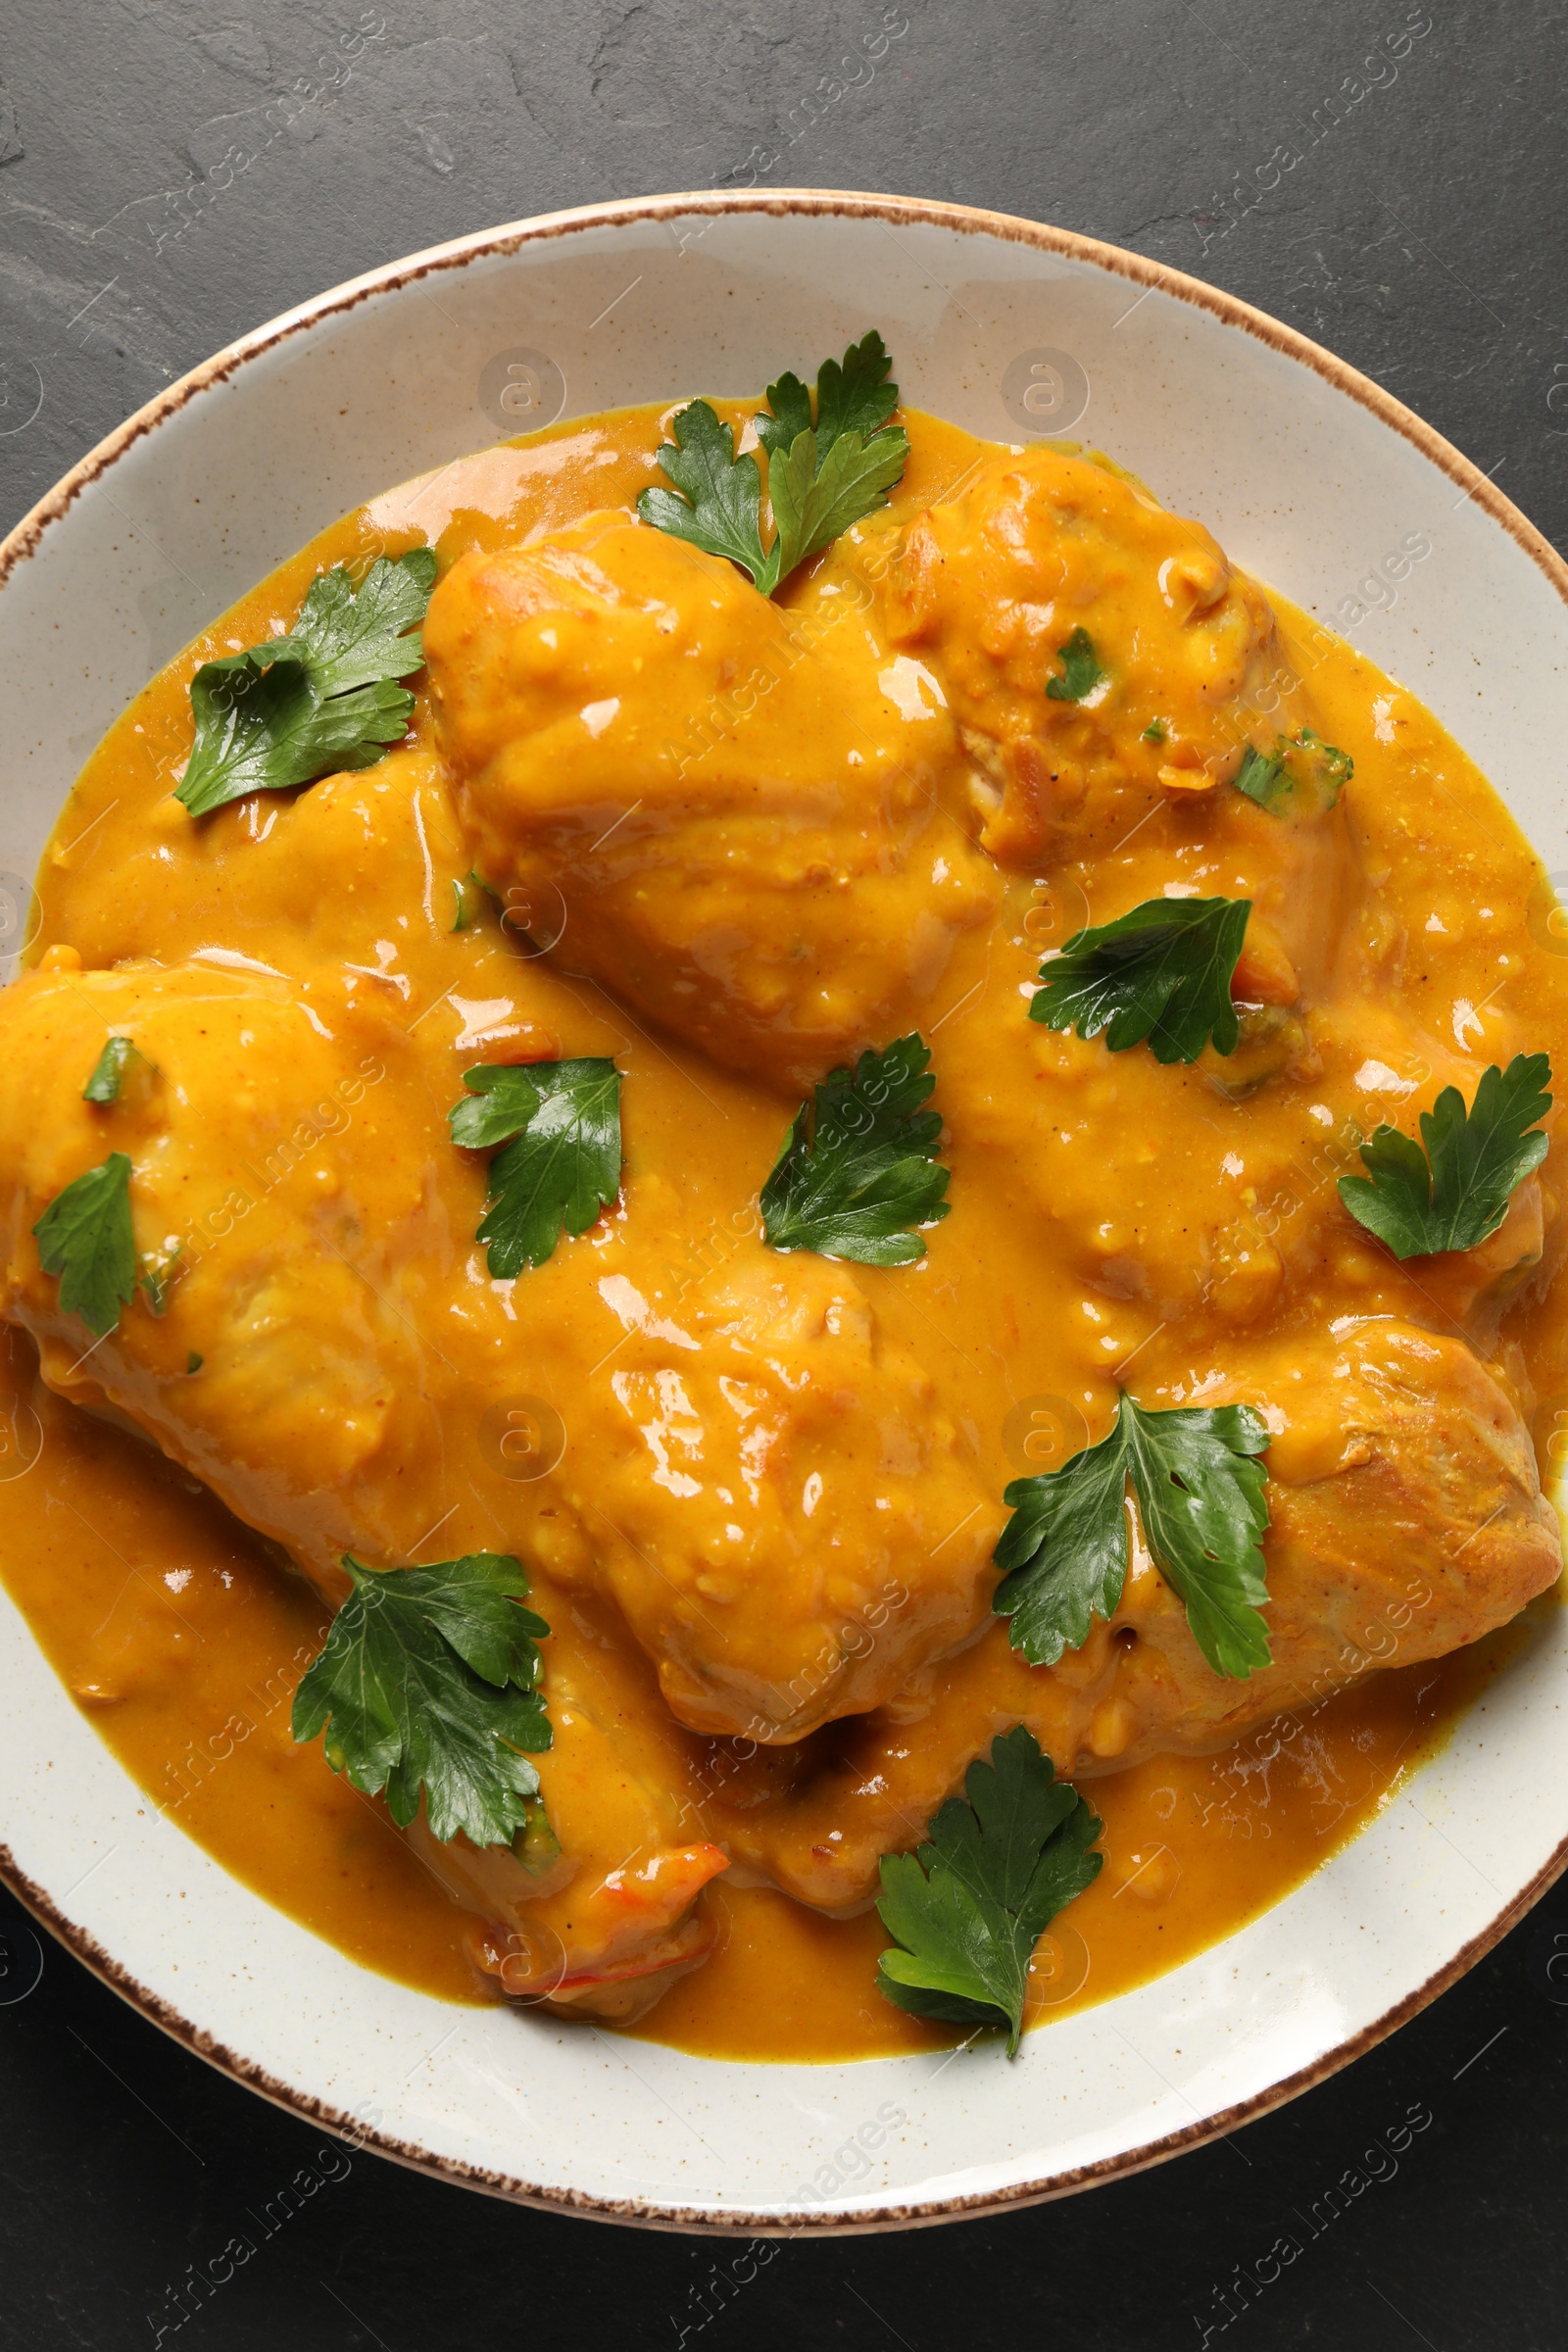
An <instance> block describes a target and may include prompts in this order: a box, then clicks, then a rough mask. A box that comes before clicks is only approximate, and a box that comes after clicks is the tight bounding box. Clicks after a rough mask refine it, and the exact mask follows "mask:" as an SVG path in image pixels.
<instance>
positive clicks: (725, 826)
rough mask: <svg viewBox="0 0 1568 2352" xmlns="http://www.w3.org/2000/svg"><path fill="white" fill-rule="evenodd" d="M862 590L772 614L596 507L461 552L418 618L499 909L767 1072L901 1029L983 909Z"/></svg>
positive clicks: (942, 781) (760, 600)
mask: <svg viewBox="0 0 1568 2352" xmlns="http://www.w3.org/2000/svg"><path fill="white" fill-rule="evenodd" d="M870 602H871V599H870V594H869V591H868V590H866V589H864V588H863V587H862V588H861V589H860V591H859V593H858V595H856V594H852V593H851V591H850V590H849V589H848V588H847V587H846V586H844V585H843V584H842V583H834V584H833V594H832V596H831V597H827V596H824V595H821V594H818V595H817V596H816V597H815V598H814V599H813V600H809V602H808V604H807V605H805V606H803V607H800V608H797V609H795V610H793V611H785V610H783V609H781V608H780V607H779V606H777V605H775V604H773V603H772V602H770V601H769V600H768V599H767V598H766V597H763V596H760V595H759V593H758V591H757V590H756V589H755V588H754V587H752V585H751V584H750V582H749V581H747V580H746V579H745V578H744V577H743V576H742V575H741V573H740V572H739V571H737V569H736V568H735V566H734V565H733V564H728V563H724V562H722V561H720V560H719V559H718V558H716V557H712V556H707V555H704V554H702V553H701V552H700V551H699V550H697V549H695V548H693V547H690V546H688V545H687V544H686V543H685V542H684V541H681V540H677V539H673V538H670V537H669V536H668V535H667V534H666V533H664V532H662V531H658V530H653V529H650V528H648V527H647V526H645V525H643V524H641V523H637V522H633V521H629V520H628V519H627V518H626V517H625V516H624V515H620V514H604V515H590V516H588V517H587V518H586V519H585V520H583V521H582V522H580V523H576V524H573V525H572V526H571V527H570V528H569V529H566V530H562V531H558V532H554V533H552V534H551V535H550V536H549V537H547V538H542V539H538V540H535V541H533V542H531V543H530V544H528V545H526V546H522V547H512V548H507V549H504V550H502V551H501V552H500V553H499V554H495V555H489V554H481V553H473V554H469V555H466V556H464V557H462V558H460V560H459V561H458V563H457V564H454V565H453V567H452V570H451V571H450V573H449V574H448V575H447V577H446V578H445V579H444V580H443V581H442V582H441V585H440V586H439V587H438V588H437V590H436V593H435V595H434V597H433V598H432V600H431V604H430V611H429V615H428V618H427V619H426V622H425V627H424V649H425V658H426V661H427V663H428V667H429V674H430V683H431V691H432V695H433V698H434V702H435V709H436V715H437V725H438V732H439V738H440V741H441V745H442V748H443V750H444V752H445V754H446V757H447V759H448V760H449V761H450V762H451V764H452V766H453V769H454V770H455V772H456V775H457V778H458V782H459V803H460V807H461V809H462V812H463V817H464V821H465V823H466V826H467V828H468V831H469V834H470V837H471V840H472V844H473V850H474V857H475V861H476V864H477V868H478V871H479V872H480V874H481V875H482V876H483V877H484V879H485V881H486V882H487V883H488V884H489V885H490V886H491V887H492V889H494V890H495V891H496V892H497V893H498V894H500V895H501V896H502V897H503V898H504V899H506V901H507V903H508V905H509V906H510V907H512V908H513V910H514V919H515V921H516V922H517V923H518V924H519V926H520V927H521V928H522V929H524V930H528V929H530V928H533V927H535V926H537V927H538V929H539V933H540V936H541V938H542V939H544V940H546V941H554V940H556V939H557V938H558V936H559V946H558V947H557V948H556V950H555V953H556V956H557V959H558V960H559V961H560V962H562V963H563V964H564V966H566V967H567V968H569V969H572V970H575V971H581V972H586V973H588V974H590V975H591V976H592V977H593V978H595V979H596V980H599V981H602V982H604V983H606V984H607V985H608V986H609V987H611V988H612V989H613V990H614V991H615V992H616V993H617V994H618V995H619V996H621V997H622V998H624V999H625V1001H626V1002H627V1003H628V1004H630V1005H634V1006H635V1007H636V1008H637V1009H638V1010H640V1011H641V1012H643V1013H645V1014H648V1015H651V1016H652V1017H653V1018H655V1019H656V1020H659V1021H661V1022H662V1023H663V1024H664V1025H665V1026H666V1027H668V1028H670V1029H672V1030H674V1031H676V1032H677V1033H678V1034H679V1035H680V1036H682V1037H684V1038H686V1039H689V1040H690V1041H691V1042H692V1043H693V1044H695V1045H697V1046H700V1047H701V1048H702V1049H703V1050H704V1051H705V1052H706V1053H708V1054H711V1055H712V1056H713V1058H714V1059H715V1060H717V1061H720V1062H723V1063H727V1064H729V1065H731V1066H733V1067H736V1068H740V1069H744V1070H750V1071H754V1072H756V1073H757V1074H758V1075H759V1076H760V1077H762V1078H764V1079H769V1080H772V1081H774V1082H776V1083H779V1084H783V1085H788V1086H791V1087H804V1086H807V1085H809V1084H811V1083H813V1082H814V1081H815V1080H816V1079H818V1078H820V1077H822V1076H823V1075H824V1074H825V1072H826V1071H827V1070H828V1069H830V1068H831V1067H833V1066H834V1064H836V1063H838V1062H842V1061H844V1060H846V1059H847V1058H848V1057H849V1056H850V1055H852V1054H854V1053H856V1052H858V1050H860V1049H862V1048H863V1047H866V1046H868V1045H885V1044H886V1043H887V1042H888V1040H889V1038H890V1037H892V1036H894V1035H896V1034H898V1033H899V1032H901V1031H902V1030H906V1029H907V1028H909V1027H910V1026H911V1025H912V1024H913V1023H914V1022H915V1020H916V1019H917V1018H918V1016H919V1013H920V1010H921V1007H922V1006H924V1005H927V1004H928V1003H929V1001H930V998H931V993H932V991H933V989H934V988H935V987H936V985H937V982H938V981H939V980H940V978H941V976H942V973H943V971H944V969H945V967H946V965H947V962H948V958H949V956H950V954H951V951H952V947H953V943H954V940H955V937H956V935H957V934H958V933H959V932H961V931H963V930H965V929H967V928H968V927H969V926H971V925H973V924H974V923H976V922H978V921H979V920H980V919H981V918H982V917H983V916H984V915H986V914H987V913H988V912H989V911H990V910H991V908H992V907H993V906H994V905H995V903H996V898H997V882H996V878H995V876H994V874H993V873H992V871H991V869H990V866H989V863H988V861H987V860H986V859H985V858H982V857H981V856H980V855H979V854H978V853H977V852H976V851H975V849H974V848H973V846H972V844H971V842H970V840H969V838H968V835H967V833H966V831H965V830H964V829H963V826H962V825H961V824H960V823H959V822H958V821H956V816H955V813H954V810H955V809H956V808H957V807H958V805H959V802H960V797H961V777H962V771H963V767H964V762H963V761H962V760H961V757H960V755H959V753H958V748H957V745H956V738H955V735H954V729H953V724H952V721H951V719H950V718H949V717H948V714H947V712H946V711H945V710H944V709H943V707H942V698H941V692H940V689H939V688H938V687H937V686H936V685H935V682H934V681H933V680H932V679H931V677H930V674H929V672H928V671H926V670H925V669H924V668H923V667H922V665H921V664H920V663H919V662H914V661H911V660H909V659H908V658H907V657H903V656H900V655H898V654H896V653H894V652H891V651H890V650H889V649H888V648H887V647H886V646H885V645H883V644H882V643H881V642H880V640H879V639H878V637H877V636H876V633H875V630H874V627H873V625H872V622H871V619H870V617H869V614H868V612H867V611H866V610H865V608H867V607H868V606H869V604H870ZM563 920H564V924H565V929H564V934H563V933H562V930H561V926H562V922H563Z"/></svg>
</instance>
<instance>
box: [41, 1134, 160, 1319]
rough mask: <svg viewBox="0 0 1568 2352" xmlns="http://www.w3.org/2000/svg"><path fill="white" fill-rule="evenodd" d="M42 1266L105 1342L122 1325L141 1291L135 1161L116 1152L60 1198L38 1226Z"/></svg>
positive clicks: (73, 1311) (64, 1301)
mask: <svg viewBox="0 0 1568 2352" xmlns="http://www.w3.org/2000/svg"><path fill="white" fill-rule="evenodd" d="M32 1231H33V1237H34V1239H35V1240H36V1242H37V1244H38V1263H39V1264H40V1265H41V1266H42V1268H43V1270H44V1272H45V1273H46V1274H57V1275H58V1276H59V1277H60V1304H61V1306H62V1308H63V1309H64V1311H65V1312H66V1313H67V1314H68V1315H80V1317H81V1319H82V1321H83V1322H84V1323H85V1324H86V1326H87V1328H88V1330H89V1331H95V1332H96V1333H97V1335H98V1337H99V1338H100V1339H102V1338H103V1336H104V1334H105V1332H109V1331H113V1330H114V1328H115V1325H116V1324H117V1323H118V1322H119V1321H120V1309H121V1306H122V1304H123V1302H124V1301H126V1300H128V1299H132V1298H133V1297H134V1296H135V1291H136V1244H135V1239H134V1237H133V1235H132V1233H131V1227H130V1161H129V1160H128V1159H127V1158H126V1156H125V1154H124V1152H110V1154H109V1157H108V1158H107V1159H106V1160H105V1161H104V1163H103V1166H102V1167H100V1168H89V1169H88V1170H87V1172H86V1174H85V1175H84V1176H77V1177H75V1178H74V1179H73V1181H72V1182H71V1183H70V1184H68V1185H67V1186H66V1188H65V1190H64V1192H62V1193H57V1194H56V1196H55V1198H54V1199H53V1200H52V1201H50V1203H49V1205H48V1207H47V1208H46V1209H45V1210H44V1212H43V1215H42V1216H41V1217H40V1218H39V1219H38V1222H37V1224H36V1225H35V1226H34V1227H33V1229H32Z"/></svg>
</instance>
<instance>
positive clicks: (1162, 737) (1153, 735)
mask: <svg viewBox="0 0 1568 2352" xmlns="http://www.w3.org/2000/svg"><path fill="white" fill-rule="evenodd" d="M1168 736H1169V729H1168V728H1167V727H1166V725H1165V721H1164V720H1163V719H1162V718H1152V719H1151V720H1150V722H1149V724H1148V726H1147V727H1146V728H1145V729H1144V738H1143V739H1144V741H1145V743H1164V742H1165V741H1166V740H1167V739H1168Z"/></svg>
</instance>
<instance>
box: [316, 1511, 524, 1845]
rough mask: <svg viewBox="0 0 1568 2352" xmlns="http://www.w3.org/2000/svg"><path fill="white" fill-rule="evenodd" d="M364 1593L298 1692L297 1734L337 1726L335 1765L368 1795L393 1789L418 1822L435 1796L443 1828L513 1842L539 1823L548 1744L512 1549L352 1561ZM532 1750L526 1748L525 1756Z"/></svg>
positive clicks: (438, 1833) (485, 1841)
mask: <svg viewBox="0 0 1568 2352" xmlns="http://www.w3.org/2000/svg"><path fill="white" fill-rule="evenodd" d="M343 1565H344V1567H345V1568H346V1569H347V1570H348V1573H349V1577H350V1580H351V1582H352V1585H353V1591H352V1592H351V1593H350V1594H349V1596H348V1598H347V1600H345V1602H344V1603H343V1606H342V1607H341V1608H340V1609H339V1610H338V1613H337V1615H336V1616H335V1617H334V1618H333V1620H332V1625H331V1630H330V1632H329V1633H328V1635H327V1637H326V1642H325V1644H324V1645H323V1647H322V1649H321V1650H320V1652H319V1655H318V1656H317V1657H316V1659H315V1660H314V1661H313V1662H312V1664H311V1665H310V1666H308V1667H307V1668H306V1671H305V1675H304V1678H303V1680H302V1681H301V1683H300V1687H299V1689H298V1690H297V1691H296V1692H295V1693H294V1716H293V1732H294V1737H295V1739H296V1740H314V1739H316V1738H317V1737H318V1735H319V1733H321V1732H322V1731H325V1733H326V1760H327V1762H328V1764H330V1766H331V1767H332V1770H333V1771H334V1772H341V1773H343V1774H345V1775H346V1776H347V1778H348V1779H349V1781H350V1782H352V1784H353V1786H354V1787H355V1788H356V1789H363V1790H364V1792H365V1794H366V1795H367V1796H376V1795H378V1794H379V1793H380V1791H381V1790H382V1789H385V1790H386V1801H387V1810H388V1811H389V1812H390V1814H391V1816H392V1818H393V1820H394V1821H395V1822H396V1823H397V1824H398V1826H399V1828H400V1829H407V1828H408V1826H409V1823H410V1822H411V1821H412V1820H413V1819H414V1817H415V1815H416V1814H417V1812H418V1810H419V1796H420V1791H421V1789H422V1791H423V1795H424V1804H425V1814H426V1818H427V1820H428V1822H429V1825H430V1829H431V1832H432V1834H433V1835H434V1836H435V1837H436V1838H440V1839H441V1840H442V1842H443V1843H445V1842H446V1841H447V1840H449V1839H451V1838H456V1837H457V1836H458V1834H459V1832H460V1831H461V1832H462V1834H463V1835H464V1836H465V1837H466V1838H470V1839H471V1840H472V1842H473V1843H474V1844H475V1845H481V1846H482V1845H510V1844H511V1843H512V1840H513V1839H514V1838H515V1837H516V1836H517V1835H518V1833H519V1832H521V1831H528V1830H530V1829H531V1828H532V1826H533V1824H534V1819H535V1810H536V1806H537V1799H538V1795H539V1775H538V1772H537V1771H536V1770H535V1768H534V1766H533V1765H532V1764H530V1763H529V1762H528V1760H527V1759H528V1757H529V1756H530V1755H538V1754H539V1753H540V1752H541V1751H542V1750H543V1749H545V1748H547V1747H548V1746H549V1745H550V1740H551V1731H550V1718H549V1716H548V1715H547V1714H546V1712H545V1702H544V1698H543V1695H542V1694H541V1692H540V1691H539V1688H538V1686H539V1679H540V1675H541V1672H542V1666H541V1661H540V1656H539V1649H538V1643H539V1642H540V1641H541V1640H542V1639H543V1638H544V1636H545V1635H546V1634H548V1633H549V1631H550V1628H549V1626H548V1625H546V1623H545V1621H544V1619H543V1618H542V1617H537V1616H535V1614H534V1612H533V1611H532V1610H531V1609H525V1608H523V1607H521V1606H520V1605H519V1604H520V1603H521V1602H522V1601H523V1600H524V1599H525V1598H526V1596H527V1593H528V1579H527V1576H526V1574H525V1573H524V1571H523V1568H522V1565H521V1562H520V1561H518V1560H516V1559H514V1558H513V1557H512V1556H511V1555H510V1554H509V1553H504V1552H496V1551H475V1552H470V1553H469V1554H468V1555H467V1556H466V1558H464V1559H461V1560H441V1561H438V1562H437V1563H436V1565H435V1566H434V1567H430V1568H387V1569H381V1570H374V1569H369V1568H366V1567H364V1566H363V1565H362V1564H361V1562H360V1561H358V1560H355V1559H350V1558H345V1559H344V1562H343ZM519 1751H520V1752H519Z"/></svg>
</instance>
